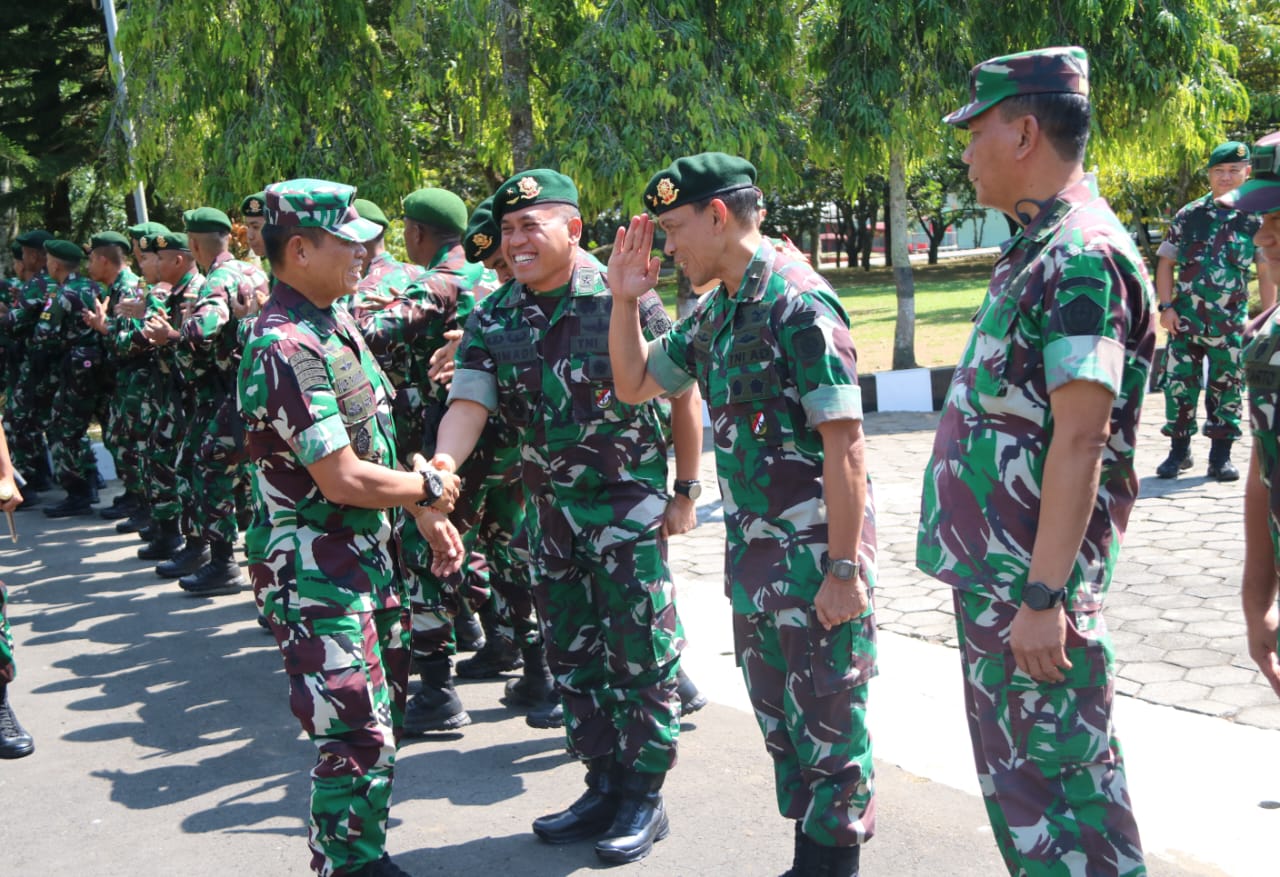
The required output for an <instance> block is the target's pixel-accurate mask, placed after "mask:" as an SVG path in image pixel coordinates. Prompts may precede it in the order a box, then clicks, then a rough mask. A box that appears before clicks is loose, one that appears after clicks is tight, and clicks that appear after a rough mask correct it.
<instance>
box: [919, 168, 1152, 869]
mask: <svg viewBox="0 0 1280 877" xmlns="http://www.w3.org/2000/svg"><path fill="white" fill-rule="evenodd" d="M1153 302H1154V297H1153V291H1152V288H1151V281H1150V279H1149V277H1148V276H1147V272H1146V268H1145V267H1144V265H1143V263H1142V260H1141V258H1140V257H1139V255H1138V253H1137V250H1136V248H1135V247H1134V244H1133V242H1132V240H1131V239H1130V238H1129V234H1128V232H1127V231H1126V230H1125V228H1124V227H1123V226H1122V225H1121V224H1120V222H1119V220H1117V219H1116V217H1115V214H1114V213H1112V211H1111V209H1110V207H1109V206H1108V205H1107V203H1106V201H1105V200H1104V199H1102V198H1101V197H1099V195H1098V190H1097V182H1096V181H1095V180H1094V178H1093V177H1092V176H1086V177H1085V178H1084V179H1082V180H1081V181H1079V182H1078V183H1076V184H1074V185H1072V186H1071V187H1069V188H1067V189H1065V190H1064V191H1062V192H1060V193H1059V194H1058V196H1057V197H1056V198H1055V199H1054V200H1053V201H1052V202H1051V203H1049V204H1048V205H1047V206H1046V207H1045V208H1044V209H1043V211H1042V212H1041V214H1040V215H1039V216H1038V217H1036V219H1035V220H1034V221H1033V222H1032V223H1031V224H1030V225H1028V226H1027V227H1026V228H1024V229H1022V230H1021V231H1020V232H1019V233H1018V234H1017V235H1015V236H1014V237H1013V238H1012V239H1011V240H1010V241H1008V242H1007V243H1006V244H1005V245H1004V248H1003V250H1002V253H1001V256H1000V258H999V259H998V260H997V262H996V266H995V270H994V272H993V274H992V279H991V284H990V287H989V289H988V291H987V296H986V299H985V300H984V301H983V304H982V306H981V308H980V309H979V311H978V314H977V317H976V318H975V322H976V325H975V328H974V332H973V334H972V335H971V337H970V340H969V343H968V345H967V347H966V349H965V353H964V355H963V357H962V358H961V362H960V364H959V365H958V366H957V367H956V372H955V375H954V377H953V379H952V383H951V388H950V390H949V391H948V393H947V398H946V400H945V402H944V403H943V409H942V414H941V417H940V420H939V424H938V431H937V434H936V436H935V438H934V445H933V455H932V457H931V459H930V460H929V464H928V466H927V467H926V469H925V478H924V490H923V494H922V498H921V511H920V529H919V534H918V539H917V548H916V563H917V565H918V566H919V567H920V568H921V569H922V570H923V571H925V572H927V573H929V574H930V575H932V576H934V577H935V578H938V579H940V580H942V581H944V582H947V583H948V584H950V585H952V586H953V587H954V588H955V589H956V590H957V591H958V592H959V594H958V595H957V598H956V599H957V605H958V608H957V618H958V624H959V629H960V635H961V649H962V657H963V660H964V667H965V693H966V699H967V700H968V702H969V704H970V707H969V709H970V712H971V714H973V715H976V716H977V719H976V720H975V724H974V725H973V727H972V732H973V736H974V739H973V743H974V749H975V752H976V753H977V757H978V763H979V765H980V766H979V773H980V775H981V776H982V777H983V778H985V779H984V786H983V793H984V796H985V797H987V798H988V809H989V811H990V812H991V813H992V814H993V815H992V827H993V829H994V830H995V831H996V833H997V836H999V835H1000V834H1001V832H1004V831H1005V828H1004V827H1003V826H1004V825H1006V824H1007V825H1008V826H1009V832H1010V833H1011V834H1012V838H1004V839H1001V840H1000V844H1001V848H1002V851H1004V852H1005V854H1006V856H1008V855H1011V852H1010V851H1013V852H1014V853H1016V855H1017V857H1018V858H1017V859H1016V862H1017V867H1016V868H1015V866H1014V865H1013V864H1011V865H1010V873H1011V874H1024V873H1025V874H1046V875H1048V874H1063V875H1067V874H1073V875H1075V874H1081V875H1082V874H1084V873H1086V872H1088V873H1092V872H1093V870H1094V866H1095V863H1096V864H1097V866H1098V867H1103V865H1104V864H1105V863H1113V864H1115V865H1116V867H1118V868H1119V870H1111V869H1109V868H1103V870H1105V871H1106V873H1121V874H1139V873H1143V871H1142V854H1141V850H1140V848H1139V847H1138V845H1137V833H1136V830H1134V831H1130V830H1129V829H1128V828H1126V826H1130V825H1131V824H1132V816H1130V815H1128V814H1127V813H1126V811H1127V810H1128V806H1129V805H1128V799H1127V796H1126V795H1125V794H1124V774H1123V765H1122V763H1121V761H1120V759H1119V749H1118V747H1116V746H1112V745H1111V744H1110V742H1109V741H1110V736H1111V734H1110V728H1111V726H1110V703H1111V701H1110V696H1109V694H1107V693H1106V692H1109V690H1110V686H1111V661H1110V657H1109V646H1108V645H1107V643H1106V640H1105V638H1104V633H1105V627H1104V625H1103V622H1102V617H1101V614H1100V612H1101V607H1102V601H1103V598H1104V596H1105V594H1106V591H1107V588H1108V586H1109V585H1110V582H1111V575H1112V571H1113V569H1114V567H1115V563H1116V558H1117V556H1118V555H1119V551H1120V541H1121V538H1122V536H1123V533H1124V529H1125V525H1126V523H1127V522H1128V519H1129V512H1130V511H1131V509H1132V508H1133V502H1134V499H1135V497H1136V494H1137V489H1138V479H1137V476H1136V474H1135V473H1134V468H1133V456H1134V442H1135V440H1136V438H1137V431H1138V418H1139V415H1140V413H1141V410H1142V400H1143V396H1144V394H1145V391H1146V377H1147V373H1148V370H1149V368H1150V364H1151V356H1152V353H1153V350H1154V348H1155V322H1154V307H1153ZM1077 380H1087V381H1092V382H1095V383H1098V384H1100V385H1101V386H1103V387H1105V388H1106V389H1107V390H1109V391H1110V392H1111V393H1113V394H1114V396H1115V401H1114V403H1113V406H1112V412H1111V434H1110V436H1109V437H1108V439H1107V443H1106V446H1105V447H1104V448H1103V452H1102V465H1101V473H1100V477H1099V484H1098V490H1097V499H1096V501H1095V503H1094V510H1093V513H1092V515H1091V517H1090V519H1089V521H1088V524H1087V526H1086V530H1085V534H1084V538H1083V540H1082V542H1081V545H1080V549H1079V552H1078V554H1077V557H1076V561H1075V564H1074V565H1073V567H1072V569H1071V572H1070V573H1069V575H1068V577H1067V580H1066V583H1065V584H1066V588H1067V592H1068V597H1067V617H1068V620H1069V623H1071V624H1074V625H1075V628H1074V630H1075V632H1074V633H1071V634H1069V638H1068V642H1067V646H1068V648H1069V649H1071V650H1074V649H1076V648H1077V646H1081V645H1082V644H1081V643H1080V642H1079V640H1078V639H1077V634H1079V635H1081V636H1084V637H1085V638H1086V639H1089V638H1092V639H1095V640H1097V641H1098V642H1097V644H1096V647H1094V648H1093V650H1092V651H1090V652H1088V653H1087V654H1083V653H1080V652H1078V651H1069V654H1071V655H1075V656H1076V657H1073V660H1075V661H1077V663H1076V669H1075V670H1073V671H1072V673H1071V683H1070V684H1069V685H1065V686H1055V685H1053V684H1050V683H1035V682H1033V681H1031V680H1030V679H1029V678H1025V677H1021V676H1020V675H1019V677H1018V678H1017V679H1014V678H1013V676H1012V671H1011V670H1009V668H1010V667H1012V666H1014V661H1013V658H1012V655H1011V653H1010V652H1009V651H1008V646H1007V639H1008V626H1009V624H1010V622H1011V619H1012V617H1013V615H1014V613H1016V612H1017V609H1018V607H1019V606H1020V604H1021V602H1022V590H1023V587H1024V586H1025V584H1026V578H1027V571H1028V569H1029V567H1030V563H1031V552H1032V547H1033V545H1034V542H1035V536H1036V527H1037V522H1038V521H1039V519H1040V503H1041V485H1042V480H1043V474H1044V463H1045V457H1046V452H1047V450H1048V446H1049V442H1050V441H1051V439H1052V437H1053V426H1054V424H1053V418H1052V414H1051V410H1050V399H1049V396H1050V393H1052V392H1053V391H1055V390H1057V389H1058V388H1060V387H1062V386H1064V385H1065V384H1068V383H1070V382H1072V381H1077ZM1100 654H1101V655H1103V656H1105V660H1104V659H1103V658H1098V657H1097V656H1098V655H1100ZM992 667H996V668H998V669H991V668H992ZM993 674H1002V675H1000V678H998V679H996V678H994V676H993ZM1082 679H1083V680H1084V681H1087V682H1088V683H1089V686H1090V687H1091V688H1093V689H1097V691H1093V692H1090V693H1088V694H1087V695H1085V694H1079V693H1078V692H1077V693H1076V694H1074V695H1073V694H1072V693H1071V692H1072V691H1073V690H1074V689H1078V688H1080V687H1081V680H1082ZM1015 683H1016V687H1015ZM1015 692H1017V693H1018V696H1017V697H1014V698H1011V697H1010V695H1012V694H1014V693H1015ZM1099 692H1101V693H1099ZM1095 695H1096V696H1095ZM1072 697H1075V698H1076V699H1075V700H1072ZM1039 705H1045V712H1046V715H1045V721H1046V723H1048V727H1049V728H1050V730H1052V728H1053V727H1056V726H1057V724H1059V723H1062V722H1064V721H1065V718H1066V716H1065V711H1066V710H1068V709H1076V710H1078V711H1079V713H1080V715H1079V718H1080V719H1081V720H1082V721H1084V722H1087V723H1088V725H1089V726H1090V727H1091V728H1094V729H1098V730H1097V734H1096V735H1094V737H1089V736H1087V735H1084V734H1077V733H1076V731H1074V730H1073V731H1071V732H1070V733H1069V734H1067V735H1065V736H1063V737H1061V738H1054V737H1050V736H1046V735H1045V734H1042V733H1037V734H1031V733H1030V732H1029V731H1030V729H1029V728H1027V724H1028V719H1027V715H1028V713H1027V712H1026V710H1027V709H1030V708H1036V707H1038V706H1039ZM1038 721H1039V717H1036V718H1035V721H1033V722H1031V724H1037V723H1038ZM1019 723H1021V727H1022V730H1021V731H1020V732H1015V733H1014V734H1013V735H1012V736H1010V737H1005V738H1003V739H1000V738H1001V733H1000V730H999V729H1001V728H1006V729H1008V728H1011V727H1014V728H1015V730H1016V728H1017V727H1018V726H1019ZM989 734H994V735H995V736H996V737H997V740H995V741H994V742H993V741H991V740H989V739H988V735H989ZM1099 736H1101V739H1102V745H1101V746H1099V745H1097V740H1096V738H1097V737H1099ZM1001 747H1004V748H1005V749H1007V750H1008V751H1002V750H1001ZM1082 747H1086V748H1088V747H1091V748H1088V752H1087V755H1088V757H1087V758H1085V757H1083V755H1082V753H1081V749H1082ZM1103 750H1105V751H1103ZM1113 750H1114V751H1113ZM984 765H986V766H984ZM996 774H999V776H998V777H997V776H996ZM1031 812H1034V813H1035V814H1037V817H1036V818H1041V816H1040V815H1041V814H1047V818H1048V820H1049V821H1050V823H1051V824H1050V825H1049V826H1048V827H1044V826H1040V825H1036V826H1031V827H1028V826H1025V825H1024V822H1023V821H1024V820H1025V819H1026V818H1027V817H1026V816H1025V814H1026V813H1031ZM1103 813H1105V814H1106V817H1105V824H1104V820H1103V817H1102V815H1101V814H1103ZM1000 814H1003V816H1001V815H1000ZM1072 819H1076V820H1078V824H1077V825H1076V826H1074V827H1072V828H1071V830H1070V832H1069V834H1061V833H1060V832H1061V831H1066V829H1063V828H1060V825H1061V824H1062V823H1065V822H1066V821H1069V820H1072ZM1113 827H1114V828H1113ZM1042 830H1043V831H1047V832H1048V833H1050V834H1051V835H1053V836H1055V837H1060V838H1061V842H1062V843H1064V844H1073V843H1074V844H1076V845H1075V846H1073V847H1072V848H1071V852H1070V853H1069V854H1067V855H1065V856H1063V855H1058V852H1059V851H1058V850H1057V848H1055V852H1054V854H1053V855H1052V858H1051V860H1050V859H1046V858H1045V856H1047V855H1049V854H1048V853H1046V852H1045V851H1043V850H1039V849H1038V848H1037V847H1036V846H1035V839H1034V835H1037V834H1038V833H1040V832H1041V831H1042ZM1086 859H1087V862H1086V861H1085V860H1086ZM1018 868H1021V869H1022V870H1018Z"/></svg>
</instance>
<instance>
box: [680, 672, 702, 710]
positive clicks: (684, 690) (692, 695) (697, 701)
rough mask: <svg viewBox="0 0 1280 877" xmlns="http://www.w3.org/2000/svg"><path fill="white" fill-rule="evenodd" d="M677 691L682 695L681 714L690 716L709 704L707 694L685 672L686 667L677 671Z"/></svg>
mask: <svg viewBox="0 0 1280 877" xmlns="http://www.w3.org/2000/svg"><path fill="white" fill-rule="evenodd" d="M676 693H678V694H679V695H680V715H682V716H688V715H692V714H693V713H696V712H697V711H698V710H700V709H702V708H703V707H704V706H706V705H707V696H706V695H705V694H703V693H702V692H701V691H699V690H698V686H697V685H695V684H694V683H693V680H692V679H690V678H689V677H688V675H686V674H685V672H684V668H683V667H682V668H680V669H679V670H677V671H676Z"/></svg>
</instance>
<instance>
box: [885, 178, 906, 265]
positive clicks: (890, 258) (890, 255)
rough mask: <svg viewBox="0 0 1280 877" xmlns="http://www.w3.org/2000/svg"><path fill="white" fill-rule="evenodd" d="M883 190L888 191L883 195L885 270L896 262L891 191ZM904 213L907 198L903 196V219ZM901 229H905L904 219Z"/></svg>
mask: <svg viewBox="0 0 1280 877" xmlns="http://www.w3.org/2000/svg"><path fill="white" fill-rule="evenodd" d="M885 188H886V189H888V191H886V192H885V193H884V266H885V267H886V268H892V267H893V266H894V265H896V264H898V260H897V259H895V258H894V252H893V241H894V238H896V237H897V235H895V234H894V233H893V232H894V228H893V215H894V213H895V211H894V209H893V189H892V187H890V186H886V187H885ZM906 211H907V198H906V195H905V194H903V196H902V207H901V213H902V215H903V217H905V216H906V215H907V212H906ZM902 227H903V228H904V229H905V228H906V227H907V223H906V221H905V219H904V221H903V223H902Z"/></svg>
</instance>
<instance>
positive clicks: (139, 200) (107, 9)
mask: <svg viewBox="0 0 1280 877" xmlns="http://www.w3.org/2000/svg"><path fill="white" fill-rule="evenodd" d="M102 14H103V17H104V18H106V21H107V48H108V49H109V50H110V51H111V59H112V60H113V61H115V65H116V100H117V101H118V102H119V104H120V118H121V119H122V120H123V121H122V127H123V128H124V143H125V154H126V156H127V158H128V161H129V170H130V172H132V171H133V148H134V146H136V145H137V142H138V141H137V139H136V138H135V137H134V136H133V120H131V119H130V118H129V114H128V113H127V112H126V111H125V86H124V59H123V58H121V57H120V50H119V49H118V48H116V3H115V0H102ZM133 206H134V209H135V210H136V211H137V214H138V222H146V221H147V199H146V195H145V194H144V193H143V189H142V181H141V180H137V181H136V182H135V183H134V190H133Z"/></svg>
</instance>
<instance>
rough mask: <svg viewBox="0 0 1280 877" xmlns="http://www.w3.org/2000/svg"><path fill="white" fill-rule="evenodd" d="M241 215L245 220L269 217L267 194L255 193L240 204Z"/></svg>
mask: <svg viewBox="0 0 1280 877" xmlns="http://www.w3.org/2000/svg"><path fill="white" fill-rule="evenodd" d="M240 215H241V216H243V217H244V218H245V219H248V218H249V217H250V216H266V215H267V193H266V192H254V193H253V194H252V195H250V196H249V197H248V198H245V199H244V200H243V201H241V202H240Z"/></svg>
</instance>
